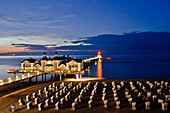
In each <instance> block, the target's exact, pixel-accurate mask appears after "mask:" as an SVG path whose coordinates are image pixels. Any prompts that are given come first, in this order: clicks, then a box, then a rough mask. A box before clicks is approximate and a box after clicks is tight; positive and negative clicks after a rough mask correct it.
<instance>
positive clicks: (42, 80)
mask: <svg viewBox="0 0 170 113" xmlns="http://www.w3.org/2000/svg"><path fill="white" fill-rule="evenodd" d="M42 82H43V74H42Z"/></svg>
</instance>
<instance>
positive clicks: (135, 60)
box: [0, 54, 170, 80]
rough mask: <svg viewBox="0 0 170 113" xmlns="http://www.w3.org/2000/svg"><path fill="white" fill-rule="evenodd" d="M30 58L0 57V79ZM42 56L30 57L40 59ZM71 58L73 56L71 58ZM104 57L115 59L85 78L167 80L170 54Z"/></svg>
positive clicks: (169, 71)
mask: <svg viewBox="0 0 170 113" xmlns="http://www.w3.org/2000/svg"><path fill="white" fill-rule="evenodd" d="M75 56H76V57H77V58H83V59H84V58H89V57H93V56H89V55H75ZM29 57H30V56H0V79H3V80H4V79H7V78H8V77H13V76H14V75H13V74H8V73H7V70H8V69H20V62H21V61H23V60H24V59H27V58H29ZM41 57H42V56H32V58H35V59H41ZM71 57H73V56H71ZM104 57H115V58H116V59H114V60H111V61H103V62H102V63H98V64H97V63H96V65H93V66H92V67H91V70H90V71H87V72H85V76H90V77H103V78H112V79H126V78H169V79H170V54H114V55H107V56H104Z"/></svg>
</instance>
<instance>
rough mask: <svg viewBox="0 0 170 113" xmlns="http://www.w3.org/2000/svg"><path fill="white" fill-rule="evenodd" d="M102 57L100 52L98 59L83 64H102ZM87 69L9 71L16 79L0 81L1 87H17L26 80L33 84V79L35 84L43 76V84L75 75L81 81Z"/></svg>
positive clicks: (84, 61)
mask: <svg viewBox="0 0 170 113" xmlns="http://www.w3.org/2000/svg"><path fill="white" fill-rule="evenodd" d="M101 59H102V56H101V53H100V52H98V55H97V56H96V57H93V58H89V59H87V58H86V59H85V60H83V63H85V64H86V65H88V64H90V63H91V61H94V60H98V61H99V62H101ZM86 70H87V69H86V68H84V69H83V70H79V71H71V70H58V69H54V70H51V71H44V70H38V69H35V70H26V69H20V70H14V69H9V70H8V73H12V74H14V79H11V78H8V81H3V80H0V87H2V86H5V85H9V84H14V87H15V83H16V82H24V81H25V80H29V83H32V79H33V78H36V79H35V82H36V83H37V82H38V76H42V77H41V81H42V82H44V81H45V82H46V81H47V76H50V75H51V76H50V78H51V79H50V80H51V81H53V80H59V81H61V80H62V79H63V78H62V75H75V78H76V79H79V78H81V77H83V76H84V72H85V71H86ZM19 73H20V74H22V76H18V75H17V74H19Z"/></svg>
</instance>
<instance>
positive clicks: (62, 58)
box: [52, 56, 67, 60]
mask: <svg viewBox="0 0 170 113" xmlns="http://www.w3.org/2000/svg"><path fill="white" fill-rule="evenodd" d="M65 59H67V58H66V57H65V56H57V57H54V58H53V59H52V60H65Z"/></svg>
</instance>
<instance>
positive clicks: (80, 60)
mask: <svg viewBox="0 0 170 113" xmlns="http://www.w3.org/2000/svg"><path fill="white" fill-rule="evenodd" d="M72 60H74V61H76V62H77V63H81V62H82V59H70V60H68V62H70V61H72Z"/></svg>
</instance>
